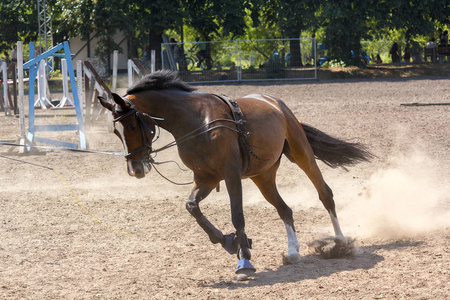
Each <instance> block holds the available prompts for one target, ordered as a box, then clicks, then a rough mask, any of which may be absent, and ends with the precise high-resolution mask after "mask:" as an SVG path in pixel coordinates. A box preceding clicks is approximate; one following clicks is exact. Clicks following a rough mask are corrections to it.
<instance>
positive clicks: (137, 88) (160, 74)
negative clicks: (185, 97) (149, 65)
mask: <svg viewBox="0 0 450 300" xmlns="http://www.w3.org/2000/svg"><path fill="white" fill-rule="evenodd" d="M168 89H177V90H182V91H186V92H192V91H195V88H193V87H192V86H190V85H189V84H187V83H185V82H183V81H181V80H180V78H179V77H178V73H177V72H173V71H170V70H159V71H156V72H154V73H152V74H149V75H146V76H144V77H143V78H142V79H141V80H139V81H138V82H136V84H135V85H133V86H132V87H131V88H129V89H128V91H127V94H128V95H131V94H135V93H139V92H143V91H157V90H168Z"/></svg>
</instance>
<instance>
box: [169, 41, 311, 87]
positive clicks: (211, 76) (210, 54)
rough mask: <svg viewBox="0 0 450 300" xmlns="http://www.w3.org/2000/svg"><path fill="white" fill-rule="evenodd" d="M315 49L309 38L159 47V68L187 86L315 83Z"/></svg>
mask: <svg viewBox="0 0 450 300" xmlns="http://www.w3.org/2000/svg"><path fill="white" fill-rule="evenodd" d="M201 45H203V47H201ZM201 48H204V49H205V50H204V51H200V49H201ZM316 48H317V47H316V40H315V39H313V38H308V39H264V40H263V39H261V40H233V41H219V42H198V43H178V44H177V43H163V44H162V45H161V49H162V67H163V68H164V69H172V70H174V71H178V72H179V75H180V77H181V79H182V80H183V81H185V82H189V83H194V82H232V81H266V80H300V79H317V66H316V65H317V64H315V63H314V62H315V61H316V60H317V53H316V51H315V49H316Z"/></svg>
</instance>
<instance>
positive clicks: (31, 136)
mask: <svg viewBox="0 0 450 300" xmlns="http://www.w3.org/2000/svg"><path fill="white" fill-rule="evenodd" d="M60 50H62V51H64V53H56V52H58V51H60ZM50 56H58V57H65V58H66V61H67V73H68V74H69V80H70V86H71V88H72V97H73V102H74V106H75V111H76V114H77V124H55V125H35V124H34V84H32V83H33V82H34V81H35V80H36V76H37V68H38V66H39V62H40V61H41V60H43V59H46V58H47V57H50ZM33 57H34V44H33V43H30V58H31V59H30V60H29V61H28V62H26V63H24V65H23V68H24V69H29V83H30V87H29V100H28V102H29V104H28V110H29V116H28V135H27V139H28V140H29V141H30V142H33V141H36V142H42V143H47V144H54V145H58V146H63V147H69V148H78V145H77V144H74V143H68V142H62V141H56V140H51V139H46V138H40V137H37V136H36V135H35V132H36V131H68V130H70V131H71V130H75V131H77V132H78V134H79V136H80V148H81V149H86V136H85V132H84V124H83V115H82V110H81V105H80V101H79V99H78V92H77V84H76V81H75V72H74V70H73V65H72V58H71V54H70V48H69V42H64V43H62V44H59V45H57V46H55V47H53V48H52V49H50V50H48V51H47V52H45V53H42V54H41V55H38V56H37V57H35V58H33Z"/></svg>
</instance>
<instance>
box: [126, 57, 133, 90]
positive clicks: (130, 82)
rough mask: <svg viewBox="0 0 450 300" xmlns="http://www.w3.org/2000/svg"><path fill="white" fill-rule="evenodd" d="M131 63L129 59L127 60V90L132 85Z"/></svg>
mask: <svg viewBox="0 0 450 300" xmlns="http://www.w3.org/2000/svg"><path fill="white" fill-rule="evenodd" d="M132 64H133V61H132V60H131V59H129V60H128V64H127V66H128V88H131V86H132V85H133V65H132Z"/></svg>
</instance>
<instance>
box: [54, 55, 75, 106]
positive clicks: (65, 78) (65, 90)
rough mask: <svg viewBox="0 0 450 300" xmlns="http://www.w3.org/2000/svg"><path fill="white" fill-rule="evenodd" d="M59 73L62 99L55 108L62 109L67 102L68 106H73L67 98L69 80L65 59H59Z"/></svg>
mask: <svg viewBox="0 0 450 300" xmlns="http://www.w3.org/2000/svg"><path fill="white" fill-rule="evenodd" d="M61 71H62V75H63V97H62V99H61V101H60V102H59V104H58V105H57V107H64V106H65V105H66V102H67V101H69V104H70V105H72V106H75V105H73V102H72V100H70V98H69V83H68V81H69V78H68V76H67V61H66V59H65V58H63V59H61Z"/></svg>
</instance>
